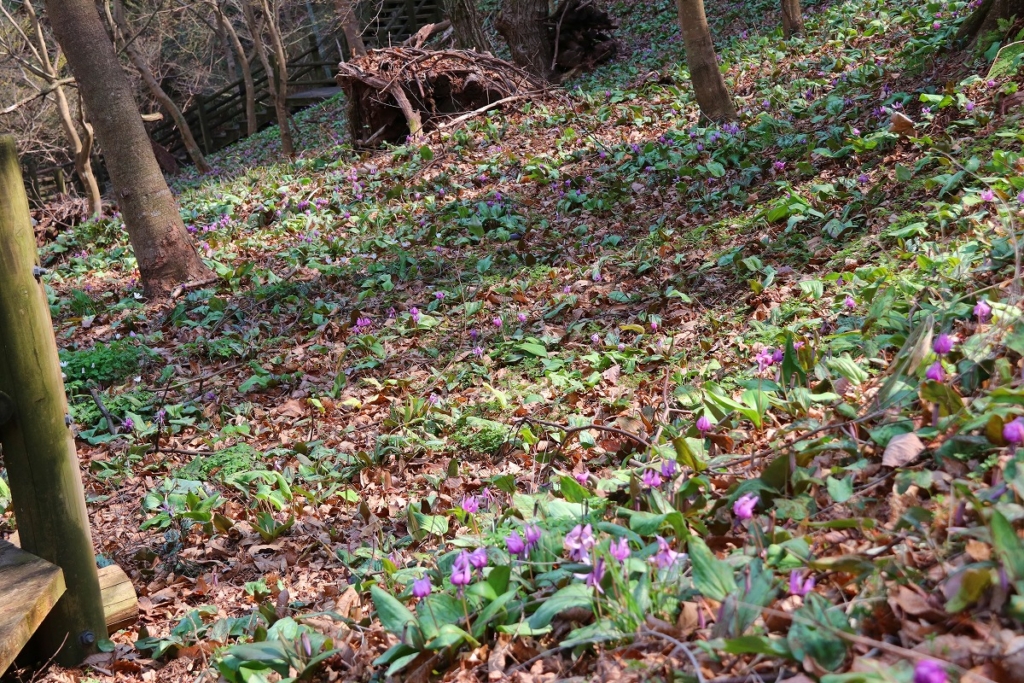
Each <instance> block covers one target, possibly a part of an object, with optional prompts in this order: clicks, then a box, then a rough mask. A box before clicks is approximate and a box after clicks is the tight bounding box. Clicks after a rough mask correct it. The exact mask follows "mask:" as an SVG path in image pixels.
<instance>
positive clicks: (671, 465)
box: [661, 458, 679, 479]
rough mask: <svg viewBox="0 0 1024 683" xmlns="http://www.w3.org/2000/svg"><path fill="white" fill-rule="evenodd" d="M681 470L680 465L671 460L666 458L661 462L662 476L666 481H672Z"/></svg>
mask: <svg viewBox="0 0 1024 683" xmlns="http://www.w3.org/2000/svg"><path fill="white" fill-rule="evenodd" d="M678 469H679V465H678V463H676V461H675V460H672V459H671V458H666V459H665V460H662V461H661V476H663V477H664V478H665V479H671V478H672V477H674V476H676V471H677V470H678Z"/></svg>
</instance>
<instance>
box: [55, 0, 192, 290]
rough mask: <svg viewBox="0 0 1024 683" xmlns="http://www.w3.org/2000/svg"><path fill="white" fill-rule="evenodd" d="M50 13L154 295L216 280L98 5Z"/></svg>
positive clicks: (60, 4)
mask: <svg viewBox="0 0 1024 683" xmlns="http://www.w3.org/2000/svg"><path fill="white" fill-rule="evenodd" d="M46 11H47V14H48V16H49V19H50V25H51V26H52V27H53V32H54V35H55V36H56V37H57V42H58V43H60V46H61V48H63V51H64V54H65V55H66V56H67V60H68V63H69V64H70V66H71V72H72V73H73V74H74V76H75V80H77V81H78V86H79V89H80V90H81V91H82V94H83V96H84V98H85V106H86V109H87V110H88V111H89V113H90V115H91V116H92V124H93V126H94V127H95V129H96V136H97V138H98V139H99V142H100V144H101V145H102V146H103V154H104V158H105V159H106V162H107V170H108V171H109V172H110V179H111V181H112V183H113V186H114V192H115V197H116V199H117V203H118V205H119V206H120V209H121V214H122V215H123V216H124V222H125V226H126V227H127V228H128V236H129V238H130V239H131V243H132V249H133V250H134V251H135V258H136V260H137V261H138V264H139V272H140V273H141V275H142V284H143V288H144V290H145V292H146V294H147V296H151V297H160V296H163V295H166V294H168V293H170V291H171V290H172V289H173V288H174V286H175V285H177V284H180V283H183V282H188V281H190V280H196V279H201V278H204V277H208V276H209V275H210V271H209V269H207V267H206V266H205V265H204V264H203V262H202V260H201V259H200V258H199V254H197V253H196V250H195V247H194V246H193V245H192V243H191V242H190V241H189V237H188V232H186V230H185V224H184V223H183V222H182V220H181V215H180V214H179V212H178V205H177V203H176V202H175V201H174V197H173V196H172V195H171V191H170V189H168V187H167V182H166V181H165V180H164V177H163V175H162V174H161V173H160V167H159V165H157V162H156V157H155V156H153V149H152V147H151V146H150V141H149V136H148V135H147V134H146V129H145V128H144V127H143V125H142V118H141V116H140V114H139V108H138V107H137V106H136V104H135V99H134V97H133V95H132V90H131V86H130V84H129V83H128V78H127V76H125V74H124V71H122V70H121V64H120V63H119V62H118V60H117V55H116V54H115V53H114V45H113V43H111V42H110V37H109V36H108V35H107V33H106V31H105V30H104V29H103V21H102V19H100V15H99V12H98V11H97V9H96V5H95V4H93V2H92V1H91V0H46Z"/></svg>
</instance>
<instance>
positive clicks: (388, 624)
mask: <svg viewBox="0 0 1024 683" xmlns="http://www.w3.org/2000/svg"><path fill="white" fill-rule="evenodd" d="M370 599H372V600H373V606H374V607H375V608H376V609H377V618H378V619H380V623H381V624H382V625H383V626H384V628H386V629H387V630H388V631H390V632H391V633H392V634H393V635H395V636H396V637H398V638H400V639H403V640H404V639H405V633H406V630H407V628H408V626H409V624H412V625H413V626H414V627H416V628H417V629H419V628H420V622H419V621H418V620H417V619H416V615H415V614H413V613H412V612H411V611H409V608H408V607H406V606H405V605H403V604H402V603H401V602H399V601H398V599H397V598H395V597H394V596H393V595H391V593H388V592H387V591H386V590H384V589H383V588H380V587H379V586H373V587H372V588H370Z"/></svg>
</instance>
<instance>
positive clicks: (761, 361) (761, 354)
mask: <svg viewBox="0 0 1024 683" xmlns="http://www.w3.org/2000/svg"><path fill="white" fill-rule="evenodd" d="M754 362H756V363H757V371H758V372H759V373H761V372H764V371H765V370H767V369H768V368H769V367H771V365H772V363H774V362H775V358H774V356H773V354H772V351H771V349H769V348H763V349H761V350H760V351H758V352H757V355H756V356H754Z"/></svg>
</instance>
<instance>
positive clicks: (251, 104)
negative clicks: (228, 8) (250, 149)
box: [213, 2, 259, 135]
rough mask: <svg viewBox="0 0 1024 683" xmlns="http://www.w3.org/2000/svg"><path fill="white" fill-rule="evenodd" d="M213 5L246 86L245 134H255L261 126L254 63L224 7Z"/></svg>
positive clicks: (218, 4)
mask: <svg viewBox="0 0 1024 683" xmlns="http://www.w3.org/2000/svg"><path fill="white" fill-rule="evenodd" d="M213 6H214V8H215V9H216V10H217V23H218V24H219V25H220V26H221V27H223V30H224V34H225V35H226V36H227V38H228V41H229V42H230V43H231V46H232V48H234V51H235V54H236V55H237V62H238V68H239V69H241V71H242V82H243V83H244V87H245V129H246V133H245V134H246V135H255V134H256V130H257V129H258V128H259V122H258V121H257V120H256V86H255V85H254V84H253V82H252V64H251V63H250V61H249V56H248V55H247V54H245V48H244V47H242V41H241V40H240V39H239V38H238V32H237V31H236V30H235V27H234V25H233V24H232V23H231V20H230V19H229V18H228V17H227V15H226V14H224V8H223V7H221V6H220V3H219V2H214V3H213Z"/></svg>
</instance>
